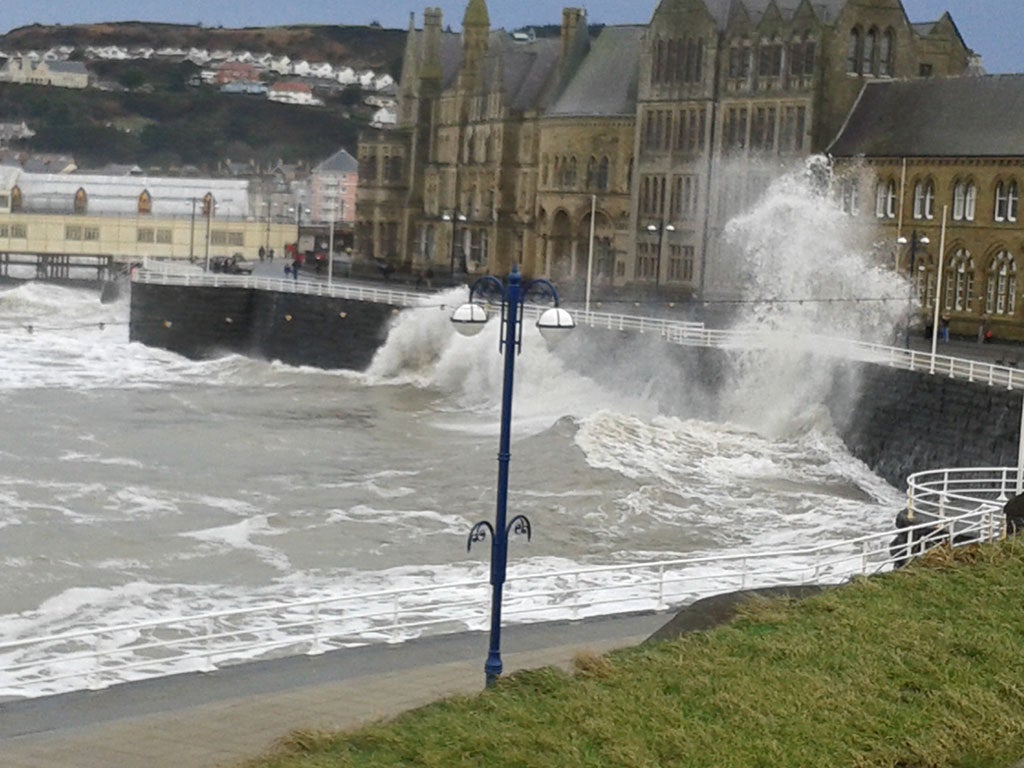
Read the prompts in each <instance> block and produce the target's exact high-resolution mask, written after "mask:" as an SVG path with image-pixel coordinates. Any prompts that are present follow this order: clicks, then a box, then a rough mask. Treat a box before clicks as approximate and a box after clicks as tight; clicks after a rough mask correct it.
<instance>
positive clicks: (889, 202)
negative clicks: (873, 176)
mask: <svg viewBox="0 0 1024 768" xmlns="http://www.w3.org/2000/svg"><path fill="white" fill-rule="evenodd" d="M875 217H876V218H879V219H894V218H896V182H895V181H893V180H892V179H890V180H888V181H880V182H878V186H877V187H875Z"/></svg>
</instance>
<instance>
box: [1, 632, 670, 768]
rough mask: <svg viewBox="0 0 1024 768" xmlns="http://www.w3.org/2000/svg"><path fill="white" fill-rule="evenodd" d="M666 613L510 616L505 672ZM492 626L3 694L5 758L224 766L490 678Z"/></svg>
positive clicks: (611, 645) (75, 764) (605, 640)
mask: <svg viewBox="0 0 1024 768" xmlns="http://www.w3.org/2000/svg"><path fill="white" fill-rule="evenodd" d="M671 618H672V617H671V616H670V615H669V614H665V613H661V614H642V615H629V616H621V617H605V618H599V619H590V620H586V621H579V622H558V623H547V624H533V625H525V626H510V627H506V628H505V629H504V630H503V632H502V659H503V661H504V664H505V674H509V673H511V672H513V671H515V670H517V669H529V668H536V667H543V666H548V665H558V666H563V667H567V666H568V665H570V664H571V662H572V659H573V657H574V656H575V655H576V654H577V653H580V652H585V651H590V652H594V653H604V652H607V651H610V650H612V649H615V648H622V647H627V646H631V645H637V644H638V643H640V642H642V641H643V640H645V639H647V638H648V637H649V636H650V635H652V634H653V633H654V632H655V631H657V630H658V629H660V628H661V627H662V626H663V625H664V624H666V623H667V622H668V621H670V619H671ZM487 645H488V637H487V635H486V634H485V633H467V634H460V635H452V636H445V637H432V638H425V639H422V640H414V641H411V642H408V643H402V644H398V645H381V646H365V647H362V648H353V649H349V650H344V651H335V652H332V653H328V654H324V655H322V656H300V657H295V658H289V659H280V660H276V661H270V662H259V663H253V664H244V665H239V666H235V667H228V668H225V669H222V670H218V671H216V672H212V673H207V674H189V675H178V676H174V677H166V678H159V679H155V680H147V681H142V682H138V683H129V684H125V685H120V686H115V687H113V688H108V689H106V690H103V691H88V692H78V693H72V694H66V695H62V696H52V697H47V698H41V699H29V700H24V701H15V702H7V703H4V704H0V755H2V757H0V765H2V768H222V767H224V766H233V765H237V764H238V763H240V762H241V761H243V760H246V759H247V758H251V757H255V756H258V755H260V754H262V753H264V752H266V751H267V750H268V749H270V748H271V747H272V746H273V744H274V742H275V741H276V740H278V739H280V738H282V737H284V736H286V735H287V734H289V733H290V732H291V731H293V730H299V729H301V730H343V729H349V728H354V727H357V726H359V725H361V724H364V723H367V722H371V721H373V720H378V719H380V718H387V717H391V716H394V715H396V714H399V713H401V712H404V711H406V710H409V709H413V708H415V707H419V706H421V705H423V704H427V703H430V702H433V701H437V700H439V699H442V698H444V697H447V696H451V695H454V694H474V693H479V692H480V691H481V690H483V687H484V685H483V683H484V671H483V667H484V660H485V658H486V656H487Z"/></svg>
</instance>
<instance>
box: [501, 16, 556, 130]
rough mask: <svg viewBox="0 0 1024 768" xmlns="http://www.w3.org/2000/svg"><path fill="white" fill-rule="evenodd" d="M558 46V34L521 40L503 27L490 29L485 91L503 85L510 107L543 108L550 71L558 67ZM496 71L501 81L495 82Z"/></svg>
mask: <svg viewBox="0 0 1024 768" xmlns="http://www.w3.org/2000/svg"><path fill="white" fill-rule="evenodd" d="M561 46H562V42H561V40H560V39H559V38H542V39H540V40H534V41H533V42H529V43H520V42H516V41H515V40H514V39H512V36H511V35H510V34H508V33H507V32H505V31H499V32H493V33H491V37H490V40H489V41H488V49H487V58H486V67H487V68H486V70H485V72H486V78H485V85H484V87H485V88H486V89H487V91H488V92H489V91H491V90H493V89H494V88H495V87H501V88H503V89H504V91H505V93H506V94H507V95H506V103H507V104H508V106H509V107H511V108H512V109H516V110H529V109H538V108H542V107H543V106H544V97H545V95H546V92H547V90H548V86H549V85H550V83H551V77H552V74H553V73H554V72H555V70H556V68H557V67H558V57H559V54H560V52H561ZM498 57H501V66H500V67H499V66H497V58H498ZM499 72H500V73H501V78H502V81H501V83H500V84H499V83H498V82H497V79H498V76H499V74H498V73H499Z"/></svg>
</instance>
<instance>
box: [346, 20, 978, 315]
mask: <svg viewBox="0 0 1024 768" xmlns="http://www.w3.org/2000/svg"><path fill="white" fill-rule="evenodd" d="M972 58H973V57H972V53H971V51H970V50H969V49H968V48H967V46H966V45H965V44H964V41H963V40H962V39H961V37H960V34H959V32H958V30H957V28H956V25H955V24H954V22H953V20H952V19H951V18H950V17H949V15H948V14H946V15H944V16H943V17H942V18H940V19H938V20H936V21H932V22H928V23H912V22H911V21H910V20H909V19H908V18H907V15H906V12H905V10H904V8H903V5H902V3H901V2H899V0H819V1H818V2H810V1H809V0H800V2H794V3H791V2H777V0H663V2H661V3H660V4H659V5H658V6H657V7H656V8H655V9H654V12H653V15H652V17H651V19H650V21H649V23H647V24H646V25H636V26H609V27H603V28H600V29H599V30H596V31H593V30H592V29H591V28H590V27H589V26H588V20H587V18H586V16H585V13H584V11H583V10H581V9H578V8H566V9H564V10H563V12H562V19H561V27H560V35H559V36H558V37H557V38H556V37H552V38H544V37H538V38H536V39H534V38H533V37H531V36H528V35H512V34H509V33H506V32H504V31H494V30H491V28H490V23H489V17H488V11H487V6H486V3H485V1H484V0H469V3H468V5H467V8H466V12H465V16H464V18H463V24H462V33H461V35H456V34H453V33H451V32H444V31H442V18H441V13H440V11H439V10H437V9H429V8H428V9H427V10H426V12H425V13H424V23H423V28H422V29H421V30H417V29H416V28H415V26H414V23H413V21H412V20H410V27H409V35H408V41H407V47H406V53H405V61H404V66H403V73H402V79H401V84H400V107H399V117H398V123H397V126H396V127H395V129H393V130H389V131H381V132H377V133H367V134H365V135H364V136H363V137H362V140H361V142H360V147H359V164H360V182H359V187H360V191H359V200H358V203H357V219H358V222H357V242H356V250H357V251H358V252H359V253H360V255H361V256H362V257H363V258H377V259H384V260H388V261H392V262H395V263H397V264H405V265H408V266H409V267H410V268H413V269H422V268H426V267H428V266H429V267H431V268H432V269H433V270H434V271H435V272H437V271H439V270H440V271H443V272H445V271H451V272H453V273H461V272H462V271H466V272H469V273H476V272H483V271H495V272H502V271H504V270H507V269H508V268H509V267H510V266H511V264H512V263H513V262H516V263H519V264H521V265H522V267H523V269H524V271H525V272H526V273H528V274H534V275H544V276H547V277H551V278H554V279H556V280H558V281H560V282H562V283H564V282H571V281H573V280H582V279H583V277H584V276H585V274H586V272H587V270H588V264H589V265H591V266H590V267H589V269H590V270H591V271H592V274H593V275H594V277H595V279H596V280H597V282H598V284H602V283H603V284H604V285H607V286H615V287H628V288H631V289H632V290H634V291H640V292H641V293H652V292H657V293H658V294H659V295H664V296H666V297H676V298H680V299H685V298H687V297H694V296H702V297H705V298H707V297H711V296H727V295H729V294H730V293H731V291H732V290H733V286H732V285H731V284H730V278H731V275H730V274H729V270H728V268H727V267H726V266H725V265H726V261H725V260H724V259H723V258H721V255H722V248H723V243H722V230H723V226H724V223H725V222H726V221H727V220H728V219H729V218H731V217H732V216H733V215H735V214H736V213H739V212H741V211H742V210H743V209H744V208H745V207H746V206H748V205H750V203H751V202H752V201H753V200H754V199H755V198H756V197H757V196H758V195H759V194H760V193H761V192H762V191H763V190H764V189H765V187H766V186H767V184H768V182H769V181H770V179H771V178H773V177H774V176H776V175H778V174H779V173H780V172H781V171H782V170H784V169H786V168H789V167H792V166H793V165H794V164H796V163H800V162H803V160H804V159H805V158H807V157H808V156H809V155H811V154H814V153H819V152H822V151H824V150H825V149H826V148H827V147H828V146H829V145H830V144H831V142H832V141H833V139H834V138H835V136H836V135H837V134H838V132H839V131H840V129H841V127H842V126H843V124H844V122H845V120H846V117H847V115H848V114H849V112H850V109H851V108H852V106H853V105H854V103H855V101H856V100H857V98H858V95H859V94H860V92H861V90H862V88H863V87H864V85H865V84H866V83H869V82H879V81H893V80H903V79H911V80H914V79H926V78H939V77H948V76H953V75H963V74H966V73H968V72H969V71H971V65H972Z"/></svg>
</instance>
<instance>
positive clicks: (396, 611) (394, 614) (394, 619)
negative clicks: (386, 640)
mask: <svg viewBox="0 0 1024 768" xmlns="http://www.w3.org/2000/svg"><path fill="white" fill-rule="evenodd" d="M399 602H400V598H399V596H398V595H395V601H394V602H393V603H392V604H391V639H392V640H395V639H397V638H398V617H399V616H400V615H401V610H402V608H401V606H400V605H399Z"/></svg>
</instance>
